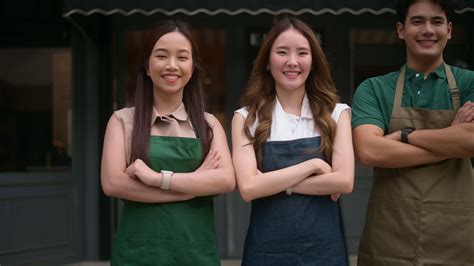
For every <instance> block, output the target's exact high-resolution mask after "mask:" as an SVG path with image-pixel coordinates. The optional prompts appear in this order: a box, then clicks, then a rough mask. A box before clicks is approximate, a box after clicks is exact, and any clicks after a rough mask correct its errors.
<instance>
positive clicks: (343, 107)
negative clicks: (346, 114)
mask: <svg viewBox="0 0 474 266" xmlns="http://www.w3.org/2000/svg"><path fill="white" fill-rule="evenodd" d="M347 109H349V111H350V109H351V108H350V107H349V105H347V104H345V103H338V104H336V107H334V111H333V112H332V114H331V117H332V119H334V121H336V123H337V122H339V117H341V113H342V111H344V110H347Z"/></svg>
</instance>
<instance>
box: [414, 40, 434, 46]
mask: <svg viewBox="0 0 474 266" xmlns="http://www.w3.org/2000/svg"><path fill="white" fill-rule="evenodd" d="M416 42H418V43H419V44H421V45H422V46H424V47H431V46H433V45H435V44H436V43H437V42H438V40H417V41H416Z"/></svg>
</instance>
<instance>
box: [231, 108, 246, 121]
mask: <svg viewBox="0 0 474 266" xmlns="http://www.w3.org/2000/svg"><path fill="white" fill-rule="evenodd" d="M234 114H239V115H241V116H242V117H243V118H244V119H246V118H247V116H248V115H249V112H248V109H247V107H242V108H240V109H237V110H235V111H234Z"/></svg>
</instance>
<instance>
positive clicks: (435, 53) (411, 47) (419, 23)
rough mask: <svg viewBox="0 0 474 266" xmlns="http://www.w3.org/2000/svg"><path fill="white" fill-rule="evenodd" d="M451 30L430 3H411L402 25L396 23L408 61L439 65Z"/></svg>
mask: <svg viewBox="0 0 474 266" xmlns="http://www.w3.org/2000/svg"><path fill="white" fill-rule="evenodd" d="M451 29H452V24H451V22H448V20H447V17H446V14H445V13H444V12H443V10H442V9H441V8H440V7H439V6H438V5H437V4H436V3H433V2H431V1H417V2H415V3H413V4H412V5H410V7H409V9H408V13H407V16H406V19H405V22H404V24H401V23H400V22H399V23H397V32H398V37H399V38H400V39H403V40H404V41H405V44H406V49H407V59H408V61H427V60H429V61H436V62H437V63H438V62H439V63H441V62H442V60H443V50H444V48H445V47H446V43H447V41H448V40H449V39H451Z"/></svg>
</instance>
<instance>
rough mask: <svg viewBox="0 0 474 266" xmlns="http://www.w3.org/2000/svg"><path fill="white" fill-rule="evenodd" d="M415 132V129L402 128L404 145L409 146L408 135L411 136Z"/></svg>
mask: <svg viewBox="0 0 474 266" xmlns="http://www.w3.org/2000/svg"><path fill="white" fill-rule="evenodd" d="M413 131H415V128H414V127H404V128H402V130H401V136H400V138H401V141H402V142H403V143H406V144H409V143H410V141H409V140H408V135H410V134H411V133H412V132H413Z"/></svg>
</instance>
